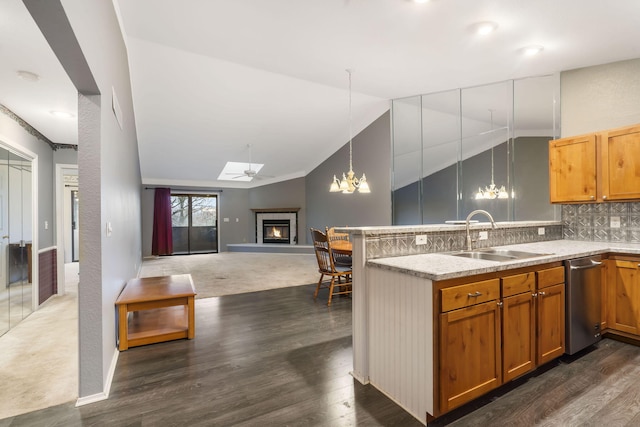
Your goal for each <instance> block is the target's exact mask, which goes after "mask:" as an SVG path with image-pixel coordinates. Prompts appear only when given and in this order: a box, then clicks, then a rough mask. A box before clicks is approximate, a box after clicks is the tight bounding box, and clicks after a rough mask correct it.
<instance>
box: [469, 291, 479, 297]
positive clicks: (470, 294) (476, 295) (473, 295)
mask: <svg viewBox="0 0 640 427" xmlns="http://www.w3.org/2000/svg"><path fill="white" fill-rule="evenodd" d="M480 295H482V292H478V291H476V292H474V293H468V294H467V296H469V297H472V298H476V297H479V296H480Z"/></svg>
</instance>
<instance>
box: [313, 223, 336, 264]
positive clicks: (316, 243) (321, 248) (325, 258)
mask: <svg viewBox="0 0 640 427" xmlns="http://www.w3.org/2000/svg"><path fill="white" fill-rule="evenodd" d="M311 237H312V240H313V249H314V251H315V253H316V259H317V260H318V268H319V269H320V272H322V273H327V274H333V273H335V272H336V269H335V266H334V265H333V256H332V254H331V247H330V246H329V240H328V239H327V235H326V234H325V233H323V232H322V231H320V230H316V229H315V228H312V229H311Z"/></svg>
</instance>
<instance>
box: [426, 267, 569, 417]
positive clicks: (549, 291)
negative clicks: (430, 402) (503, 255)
mask: <svg viewBox="0 0 640 427" xmlns="http://www.w3.org/2000/svg"><path fill="white" fill-rule="evenodd" d="M440 292H441V307H440V311H441V312H440V316H439V323H440V325H439V358H438V360H439V375H438V377H439V390H440V393H439V397H440V399H439V404H440V413H441V414H443V413H445V412H448V411H450V410H452V409H454V408H456V407H458V406H461V405H463V404H465V403H467V402H469V401H471V400H473V399H475V398H477V397H479V396H481V395H483V394H485V393H487V392H488V391H490V390H492V389H494V388H496V387H498V386H500V385H501V384H503V383H506V382H509V381H511V380H513V379H515V378H517V377H519V376H521V375H523V374H526V373H527V372H530V371H532V370H533V369H535V368H536V366H538V365H541V364H544V363H547V362H549V361H550V360H553V359H555V358H557V357H559V356H561V355H562V354H563V353H564V348H565V347H564V331H565V328H564V325H565V312H564V304H565V303H564V296H565V294H564V267H562V266H558V267H552V268H548V269H543V270H538V271H531V272H525V273H521V274H514V275H510V276H505V277H501V278H499V279H498V278H496V279H490V280H483V281H476V282H470V283H466V284H463V285H459V286H452V287H448V288H443V289H441V291H440Z"/></svg>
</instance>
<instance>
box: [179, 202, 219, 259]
mask: <svg viewBox="0 0 640 427" xmlns="http://www.w3.org/2000/svg"><path fill="white" fill-rule="evenodd" d="M171 227H172V233H173V254H174V255H182V254H197V253H209V252H218V197H217V196H211V195H194V194H172V195H171Z"/></svg>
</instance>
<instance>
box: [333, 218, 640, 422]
mask: <svg viewBox="0 0 640 427" xmlns="http://www.w3.org/2000/svg"><path fill="white" fill-rule="evenodd" d="M540 229H543V230H540ZM485 230H487V231H488V239H487V240H482V241H478V242H476V243H475V246H476V247H477V246H482V247H489V246H491V247H498V246H499V247H500V248H501V249H511V250H517V251H526V252H534V253H537V254H542V255H539V256H534V257H531V258H526V259H520V260H518V259H514V260H510V261H502V262H498V261H489V260H482V259H472V258H460V257H456V256H452V255H451V254H445V253H443V252H450V251H459V250H462V249H464V245H465V231H464V226H458V225H454V226H444V225H434V226H412V227H384V228H383V227H361V228H349V229H345V230H344V231H348V232H350V233H352V236H353V241H354V291H353V304H354V310H353V353H354V365H353V367H354V370H353V372H352V374H353V376H354V377H355V378H356V379H358V380H359V381H360V382H362V383H363V384H368V383H370V384H372V385H373V386H374V387H376V388H378V389H379V390H381V391H382V392H383V393H385V394H386V395H388V396H389V397H390V398H392V399H393V400H394V401H396V402H397V403H398V404H399V405H401V406H402V407H403V408H404V409H405V410H407V411H408V412H410V413H411V414H412V415H414V416H415V417H416V418H417V419H418V420H420V421H421V422H422V423H424V424H426V423H427V420H428V418H429V419H430V418H431V417H438V416H440V415H442V414H444V413H446V412H448V411H450V410H451V409H454V408H455V407H458V406H460V405H462V404H464V403H465V402H468V401H470V400H472V399H474V398H476V397H478V396H480V395H482V394H484V393H485V392H487V391H488V390H491V389H493V388H495V387H497V386H499V385H501V384H503V383H504V382H506V381H508V380H510V379H512V378H515V377H517V376H520V375H521V374H522V373H523V372H528V371H530V370H531V369H533V368H535V366H539V365H541V364H543V363H546V362H548V361H549V360H552V359H554V358H556V357H558V356H560V355H561V354H562V353H563V352H564V341H563V340H564V327H563V324H564V317H562V319H561V320H562V322H560V321H559V320H558V319H555V318H554V316H560V315H561V316H564V267H563V263H562V261H564V260H567V259H573V258H578V257H582V256H588V255H594V254H604V255H605V256H606V254H609V253H616V254H627V255H630V256H633V255H637V254H640V244H634V243H609V242H601V243H597V242H584V241H570V240H562V231H561V225H560V223H559V222H553V221H551V222H549V221H545V222H526V223H524V222H513V223H499V224H498V229H497V230H491V229H490V226H489V224H488V223H485V224H482V223H481V224H474V225H472V226H471V233H472V236H473V237H474V238H477V237H478V235H479V232H480V231H485ZM341 231H342V230H341ZM416 241H417V242H418V243H420V244H416ZM614 258H615V257H614ZM636 264H637V263H636ZM452 289H455V290H452ZM507 289H508V290H509V292H511V293H512V294H513V295H514V296H515V295H516V294H517V293H518V292H521V290H522V289H525V290H526V292H528V297H529V300H531V295H532V294H533V295H537V294H538V293H540V295H541V296H542V295H544V296H545V299H548V302H547V303H545V304H546V305H544V306H543V305H542V303H540V304H539V305H540V306H543V307H546V308H544V310H546V311H544V312H543V315H542V316H541V315H540V314H539V315H538V317H537V319H538V324H537V328H538V329H539V330H543V331H544V332H545V333H546V335H545V334H544V333H543V334H541V335H542V336H543V338H542V339H543V341H538V342H537V344H536V343H534V344H533V347H535V348H537V349H539V350H541V352H540V351H539V353H541V354H539V355H538V357H537V359H536V358H534V359H533V360H532V361H530V363H528V364H525V363H523V364H516V365H514V366H507V364H506V361H507V360H508V358H509V357H512V356H513V355H507V356H503V355H502V352H503V351H504V350H502V351H501V348H500V341H499V340H500V339H501V336H502V334H501V331H500V329H498V328H499V327H500V325H501V322H500V318H501V316H503V314H501V310H504V308H505V307H503V302H504V301H505V299H504V296H505V295H507ZM519 289H520V290H519ZM607 292H609V291H607ZM460 295H463V297H464V298H459V296H460ZM501 295H503V297H502V298H501ZM509 295H511V294H509ZM467 296H468V297H467ZM468 299H471V300H473V302H472V303H466V302H465V301H466V300H468ZM540 301H541V298H539V299H538V302H540ZM501 307H502V308H501ZM461 308H463V309H461ZM463 310H466V311H465V313H473V314H474V315H477V316H478V319H480V320H479V322H478V323H477V324H476V326H477V329H476V331H475V332H474V331H465V330H462V329H456V328H455V327H451V328H448V327H447V324H446V320H447V319H451V315H452V313H454V315H459V314H456V313H461V312H463ZM505 316H506V315H505ZM603 318H604V315H603ZM453 320H455V319H453ZM530 326H531V328H534V324H533V323H531V325H530ZM531 330H532V331H534V329H531ZM478 331H480V332H478ZM465 333H467V334H469V333H471V334H473V333H487V336H488V337H489V338H491V337H493V338H494V339H493V340H491V339H489V340H488V341H487V342H485V341H483V340H477V342H482V343H483V345H484V348H481V349H474V350H478V351H476V352H475V353H480V355H478V356H477V359H478V360H474V361H473V362H472V363H471V365H470V368H469V371H465V372H463V373H461V376H464V378H465V381H466V383H465V384H463V385H462V386H461V387H462V388H460V384H457V385H456V387H458V388H457V389H456V388H455V387H453V388H451V389H448V387H449V384H450V381H449V382H448V379H447V378H446V377H444V378H443V375H441V373H442V372H447V371H446V366H445V367H443V366H440V361H439V359H442V357H443V356H446V357H445V358H444V359H443V360H446V361H450V360H452V359H453V360H454V361H453V362H451V363H456V362H455V357H456V353H455V352H454V353H451V354H449V353H447V352H446V348H445V347H446V346H447V345H448V344H451V345H453V347H452V348H453V349H455V348H456V347H455V346H456V345H458V348H462V347H461V346H464V345H466V344H460V341H462V340H469V339H470V338H469V337H467V336H463V335H464V334H465ZM446 334H449V335H450V336H445V335H446ZM532 335H536V334H535V333H532ZM560 337H561V338H560ZM516 338H517V337H516ZM538 339H539V340H540V339H541V338H540V337H538ZM506 340H507V338H506V337H505V342H506ZM545 340H546V341H545ZM443 343H444V344H443ZM480 359H481V360H480ZM488 362H491V363H488ZM503 362H505V363H504V364H505V366H504V369H503V366H502V365H503ZM447 363H448V362H447ZM474 363H475V365H474ZM487 364H488V365H489V368H487V366H486V365H487ZM480 367H482V369H484V371H485V373H486V371H487V369H488V371H489V373H490V374H495V375H487V376H486V378H484V377H483V376H482V375H484V373H483V372H480V370H481V369H480ZM476 368H477V369H476ZM463 374H464V375H463ZM474 382H475V383H474ZM474 384H475V385H474ZM465 387H467V388H465Z"/></svg>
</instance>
